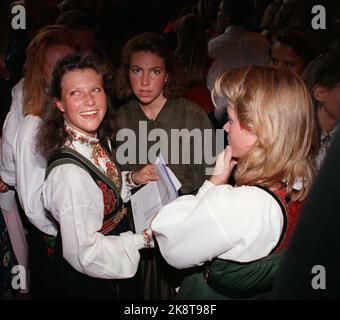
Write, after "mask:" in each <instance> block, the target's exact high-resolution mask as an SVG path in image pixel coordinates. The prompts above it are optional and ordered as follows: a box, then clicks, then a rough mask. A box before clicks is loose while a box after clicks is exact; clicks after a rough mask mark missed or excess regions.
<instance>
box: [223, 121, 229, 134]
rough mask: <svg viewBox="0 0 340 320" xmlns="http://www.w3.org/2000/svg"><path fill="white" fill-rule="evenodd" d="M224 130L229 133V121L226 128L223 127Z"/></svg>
mask: <svg viewBox="0 0 340 320" xmlns="http://www.w3.org/2000/svg"><path fill="white" fill-rule="evenodd" d="M223 129H224V130H225V131H227V132H229V121H227V122H226V123H225V124H224V126H223Z"/></svg>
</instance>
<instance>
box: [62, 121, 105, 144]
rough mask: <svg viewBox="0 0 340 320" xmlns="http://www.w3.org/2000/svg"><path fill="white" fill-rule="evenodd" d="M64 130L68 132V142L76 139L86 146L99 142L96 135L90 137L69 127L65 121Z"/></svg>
mask: <svg viewBox="0 0 340 320" xmlns="http://www.w3.org/2000/svg"><path fill="white" fill-rule="evenodd" d="M65 130H66V132H67V133H68V137H67V140H68V142H69V143H72V142H76V141H77V142H79V143H81V144H84V145H87V146H93V145H95V144H97V143H98V142H99V139H97V137H90V136H88V135H87V134H85V133H82V132H79V131H78V130H76V129H74V128H73V127H71V126H70V125H69V124H68V123H67V122H66V121H65Z"/></svg>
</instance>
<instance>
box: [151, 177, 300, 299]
mask: <svg viewBox="0 0 340 320" xmlns="http://www.w3.org/2000/svg"><path fill="white" fill-rule="evenodd" d="M209 184H210V183H209V182H206V183H205V185H203V186H202V188H201V190H200V192H199V194H198V199H197V201H199V199H201V197H202V196H203V194H205V193H206V192H207V190H208V189H210V188H211V186H210V185H209ZM215 188H216V187H215ZM230 188H232V187H231V186H230ZM240 188H241V189H240ZM240 188H235V189H234V190H233V189H230V190H229V191H228V190H227V189H226V190H225V191H223V190H221V192H223V195H224V196H223V200H224V201H228V200H226V199H227V197H229V201H231V202H233V201H236V200H235V199H237V198H238V197H239V195H241V194H243V195H244V194H246V193H248V195H251V197H253V196H254V199H255V198H256V199H257V202H258V204H259V207H258V208H257V204H256V205H255V210H256V211H257V210H258V209H260V211H261V208H260V207H263V211H264V212H267V213H265V214H264V215H263V217H265V216H266V215H271V213H270V211H272V210H274V212H276V211H277V210H280V211H281V215H282V218H281V219H280V220H281V221H282V228H281V233H280V235H279V237H278V240H277V241H276V244H274V245H273V246H272V249H271V250H270V251H269V254H267V255H265V256H264V257H263V258H260V259H255V260H251V259H250V260H248V261H247V262H241V261H240V260H241V258H240V256H241V255H239V254H237V255H235V260H233V259H231V258H230V259H223V258H215V259H213V260H212V261H210V262H207V263H205V264H204V265H202V266H200V267H194V268H192V269H187V273H188V276H187V277H186V278H185V279H184V280H183V282H182V284H181V286H180V288H179V293H178V296H177V297H176V298H177V299H197V300H200V299H207V300H214V299H268V298H269V297H270V294H271V291H272V286H273V279H274V276H275V273H276V271H277V268H278V266H279V263H280V261H281V259H282V255H283V254H284V251H285V250H284V249H285V248H286V246H287V244H288V242H289V240H290V238H291V235H292V233H293V231H294V229H295V226H296V222H297V219H298V216H299V213H300V212H301V207H302V204H303V202H301V201H293V200H292V199H291V198H290V197H289V196H287V192H286V188H285V186H284V185H283V184H282V185H281V186H280V187H279V188H278V189H277V190H276V191H275V193H274V192H272V191H271V190H269V189H267V188H264V187H261V186H252V187H249V186H248V187H246V188H247V189H244V187H240ZM238 189H239V190H238ZM256 189H257V190H256ZM200 193H201V194H200ZM228 194H229V196H228ZM266 194H267V196H266ZM190 197H192V196H190ZM251 197H248V198H249V199H251ZM221 198H222V197H221ZM260 198H263V199H260ZM183 200H184V198H183ZM185 200H186V202H187V207H188V208H189V207H191V205H190V204H189V202H191V201H193V206H194V202H195V203H196V200H194V198H192V200H191V199H189V197H187V199H185ZM207 203H208V202H207ZM233 203H234V202H233ZM201 204H202V203H201ZM177 205H180V201H178V204H177ZM216 205H217V206H218V204H217V203H216ZM277 205H278V207H277ZM170 206H171V205H170ZM173 206H174V207H175V206H176V204H174V205H173ZM205 207H206V208H208V207H209V208H210V206H205ZM227 207H228V209H229V210H231V209H232V208H233V205H231V206H229V205H228V206H227ZM225 208H226V207H225ZM234 208H235V210H236V211H237V214H236V215H235V216H234V218H236V216H238V218H237V219H241V218H242V219H251V217H252V214H248V213H249V212H250V211H251V210H252V206H250V205H249V203H248V204H247V201H245V202H244V203H243V204H241V205H240V206H239V207H237V208H236V207H234ZM247 208H248V209H247ZM172 209H173V210H174V209H175V208H172ZM220 209H221V210H222V208H220ZM253 210H254V205H253ZM208 211H209V209H208ZM260 211H258V213H259V212H260ZM215 212H216V213H217V211H215ZM221 212H222V211H221ZM242 212H243V217H242ZM247 212H248V213H247ZM274 212H273V213H274ZM197 214H198V215H200V216H201V218H202V219H203V220H204V218H203V217H202V215H201V214H200V213H199V212H197ZM207 215H209V213H207ZM274 216H277V214H276V213H274V215H273V216H272V217H273V218H274ZM215 219H217V220H216V221H219V213H217V215H216V216H215ZM275 219H276V218H274V219H273V220H275ZM188 221H189V219H188ZM259 221H261V218H260V217H259ZM154 222H155V223H154V224H153V230H154V232H156V236H157V233H158V232H161V233H162V234H163V230H166V228H167V227H166V226H165V227H164V226H162V227H158V225H157V221H154ZM191 223H192V221H191ZM217 223H218V222H217ZM271 223H272V225H275V222H271ZM233 225H234V227H233ZM260 225H261V223H260V222H259V225H257V223H255V222H254V221H253V223H250V225H249V227H247V230H246V229H244V230H243V229H242V230H240V229H239V230H237V223H236V222H235V221H234V223H231V224H229V226H228V227H227V228H226V229H228V230H229V233H230V235H232V237H234V236H235V235H236V238H239V240H237V242H238V243H239V247H240V248H241V250H242V252H248V254H251V255H253V254H252V253H251V251H252V250H254V249H252V247H254V245H253V244H251V242H249V239H250V238H251V237H252V235H251V234H254V233H255V234H256V233H257V232H258V230H257V229H259V230H260V229H261V228H262V227H261V226H260ZM270 228H271V227H269V228H268V230H269V229H270ZM169 230H170V229H169ZM262 230H265V229H262ZM225 231H227V230H225ZM169 232H170V231H169ZM234 232H236V233H234ZM164 233H165V232H164ZM237 234H238V236H237ZM271 236H272V235H270V231H269V233H268V234H266V235H265V236H264V238H265V239H264V240H261V239H260V240H259V241H264V242H263V244H262V245H260V247H258V248H260V250H263V248H264V246H265V245H264V243H265V241H268V239H270V238H268V237H271ZM214 237H215V236H214ZM249 237H250V238H249ZM257 239H258V238H257ZM266 239H267V240H266ZM211 240H212V238H211ZM207 241H209V240H207ZM212 241H213V240H212ZM207 245H208V244H207ZM226 246H228V244H226ZM243 246H244V248H242V247H243ZM248 246H249V248H247V247H248ZM205 247H207V246H205ZM205 247H203V246H200V251H201V252H202V251H207V252H208V251H209V249H207V248H205ZM221 247H223V244H221ZM235 247H236V246H235ZM232 251H233V250H230V251H229V252H228V251H227V252H226V253H224V254H221V255H220V256H222V257H223V255H224V256H226V255H229V256H230V257H231V255H232V254H233V253H232ZM234 251H235V250H234ZM254 253H255V252H254ZM261 254H262V253H261ZM198 255H200V254H198ZM237 260H239V261H237Z"/></svg>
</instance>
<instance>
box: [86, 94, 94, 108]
mask: <svg viewBox="0 0 340 320" xmlns="http://www.w3.org/2000/svg"><path fill="white" fill-rule="evenodd" d="M85 103H86V104H87V105H89V106H92V105H94V104H95V99H94V96H93V95H92V94H91V93H90V92H88V93H86V95H85Z"/></svg>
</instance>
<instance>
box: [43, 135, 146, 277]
mask: <svg viewBox="0 0 340 320" xmlns="http://www.w3.org/2000/svg"><path fill="white" fill-rule="evenodd" d="M78 134H79V133H78ZM87 138H90V137H87ZM90 139H91V138H90ZM69 147H70V148H73V149H74V150H76V151H78V152H79V153H80V154H82V155H83V156H85V157H86V158H88V159H89V160H91V161H92V162H93V163H94V161H93V159H92V157H91V152H92V151H91V147H90V146H89V145H88V144H82V143H80V142H79V141H74V142H73V143H72V144H70V145H69ZM97 167H98V166H97ZM42 192H43V203H44V206H45V207H46V209H47V210H48V211H49V212H50V213H51V214H52V215H53V217H54V219H56V221H58V223H59V225H60V230H61V237H62V244H63V257H64V258H65V259H66V260H67V261H68V262H69V263H70V264H71V265H72V267H74V268H75V269H76V270H78V271H79V272H82V273H85V274H87V275H89V276H92V277H97V278H104V279H120V278H129V277H132V276H133V275H134V274H135V273H136V271H137V268H138V263H139V258H140V255H139V251H138V250H139V249H141V248H144V247H145V246H146V244H145V242H144V238H143V235H141V234H133V233H132V232H130V231H128V232H124V233H121V234H120V235H119V236H104V235H102V234H101V233H100V232H98V231H99V230H100V229H101V227H102V222H103V215H104V203H103V193H102V191H101V189H100V188H99V187H98V186H97V184H96V183H95V182H94V181H93V179H92V178H91V176H90V175H89V174H88V173H87V172H86V171H85V170H84V169H82V168H80V167H78V166H77V165H74V164H63V165H59V166H57V167H55V168H54V169H52V170H51V172H50V174H49V176H48V177H47V179H46V181H45V183H44V184H43V188H42Z"/></svg>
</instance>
